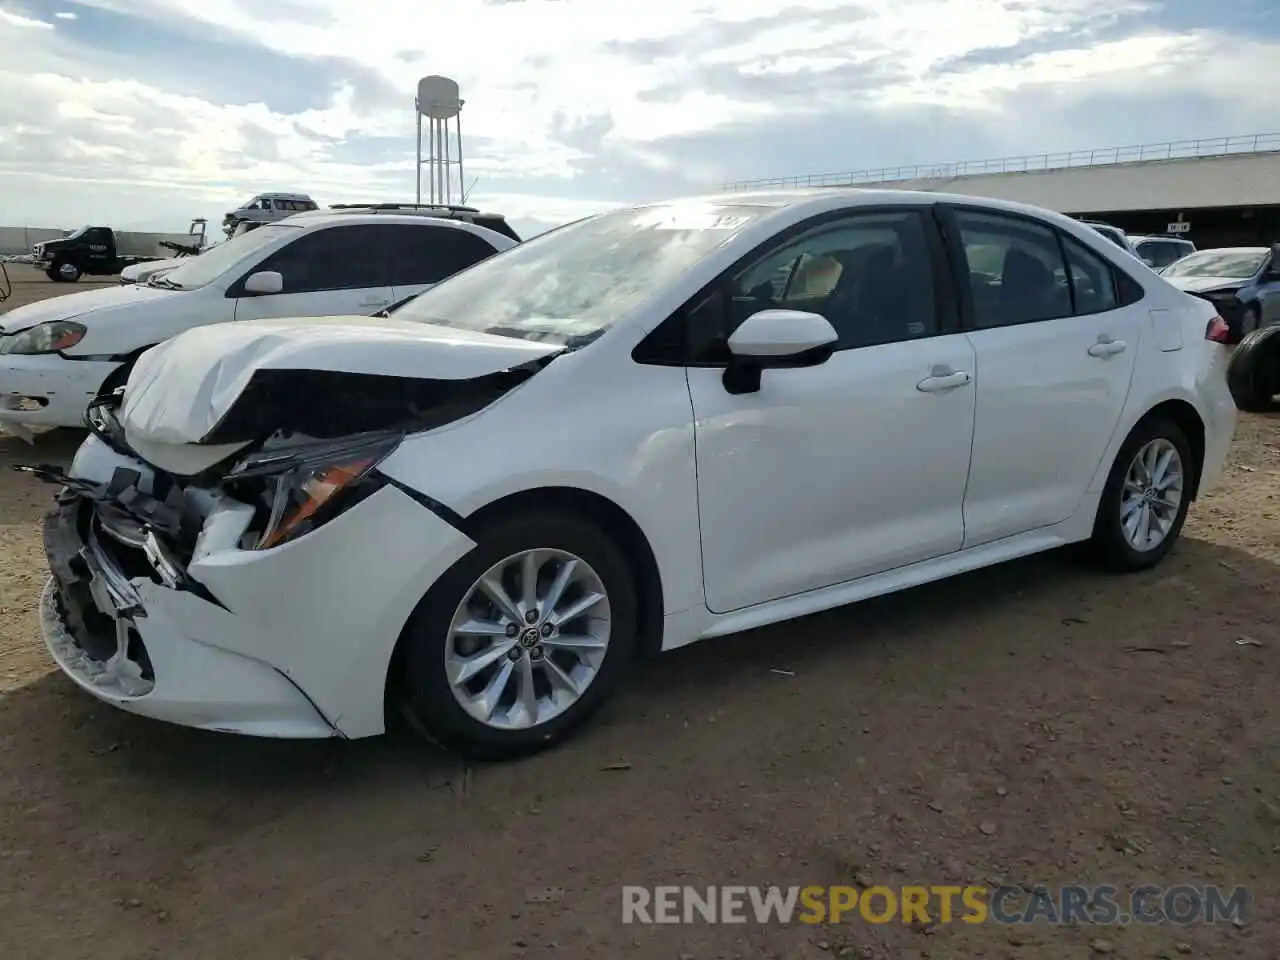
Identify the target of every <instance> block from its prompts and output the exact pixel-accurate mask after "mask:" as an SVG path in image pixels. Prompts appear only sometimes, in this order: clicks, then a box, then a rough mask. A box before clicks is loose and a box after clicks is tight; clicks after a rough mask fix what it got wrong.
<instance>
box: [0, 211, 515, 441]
mask: <svg viewBox="0 0 1280 960" xmlns="http://www.w3.org/2000/svg"><path fill="white" fill-rule="evenodd" d="M514 243H515V241H514V240H512V239H510V238H509V237H506V236H504V235H502V234H500V233H498V232H496V231H494V230H489V229H486V228H484V227H481V226H477V225H475V224H472V223H465V222H462V221H461V220H445V219H440V218H436V217H425V216H420V215H386V214H375V213H369V212H361V211H356V210H352V211H342V212H333V213H314V214H300V215H298V216H295V217H293V218H291V219H290V220H288V221H282V222H280V223H273V224H268V225H266V226H263V227H260V228H259V229H257V230H255V231H253V232H252V233H245V234H242V235H240V236H238V237H233V238H232V239H230V240H227V241H225V242H223V243H220V244H217V245H216V246H213V247H209V248H208V249H206V250H205V251H204V252H203V253H201V254H200V255H199V256H196V257H186V258H183V259H182V260H179V261H178V262H177V263H176V264H174V265H173V267H172V269H169V270H163V271H161V272H158V273H155V274H153V275H152V276H150V277H149V278H148V279H147V280H146V282H145V283H133V284H124V285H121V286H117V287H105V288H101V289H98V290H86V291H84V292H83V293H73V294H68V295H67V296H63V297H54V298H52V299H49V300H44V301H42V302H40V303H33V304H28V305H27V306H25V307H18V308H17V309H15V310H10V311H9V312H8V313H5V314H0V430H7V431H8V432H10V433H14V434H17V435H18V436H23V437H26V438H27V439H31V437H32V435H33V434H34V432H35V431H36V430H41V429H50V428H53V427H78V426H83V425H84V411H85V405H86V404H87V403H88V402H89V401H90V400H91V399H93V398H94V397H95V396H96V395H97V394H98V393H100V392H103V391H109V390H111V389H114V388H115V387H117V386H119V385H121V384H123V383H124V382H125V379H126V377H127V376H128V374H129V371H130V370H131V369H132V367H133V364H134V363H135V362H136V360H137V358H138V357H139V356H140V355H141V354H142V353H143V352H145V351H146V350H149V349H150V348H151V347H153V346H155V345H156V344H157V343H160V342H161V341H162V340H165V339H167V338H169V337H171V336H174V335H175V334H178V333H181V332H182V331H184V330H189V329H191V328H192V327H200V326H206V325H208V324H214V323H227V322H229V321H232V320H247V319H251V318H254V317H279V316H296V315H297V314H307V315H317V316H319V315H332V314H345V313H354V312H362V313H373V312H375V311H377V310H381V309H383V308H384V307H387V306H388V305H389V304H391V303H392V302H394V301H396V300H399V299H402V298H403V297H405V296H408V295H410V294H413V293H420V292H422V291H423V290H425V289H427V287H429V286H430V285H431V284H433V283H436V282H438V281H440V280H443V279H444V278H445V277H447V276H449V275H450V274H452V273H456V272H457V271H458V270H461V269H463V268H464V267H469V266H470V265H471V264H473V263H475V262H476V261H478V260H482V259H484V258H485V257H488V256H492V255H493V254H494V253H495V252H496V251H498V250H505V249H507V248H508V247H510V246H512V245H513V244H514Z"/></svg>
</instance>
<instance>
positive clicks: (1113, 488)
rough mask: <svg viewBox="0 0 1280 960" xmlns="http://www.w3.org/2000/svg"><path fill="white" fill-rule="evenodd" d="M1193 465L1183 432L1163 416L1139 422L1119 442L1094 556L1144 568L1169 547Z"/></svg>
mask: <svg viewBox="0 0 1280 960" xmlns="http://www.w3.org/2000/svg"><path fill="white" fill-rule="evenodd" d="M1195 471H1196V465H1195V461H1194V459H1193V456H1192V453H1191V447H1190V445H1189V444H1188V443H1187V438H1186V436H1185V435H1184V434H1183V432H1182V430H1181V429H1180V428H1179V427H1178V425H1177V424H1176V423H1174V422H1172V421H1171V420H1166V419H1164V418H1163V417H1154V418H1152V419H1149V420H1145V421H1143V422H1141V423H1139V424H1138V425H1137V426H1136V427H1135V428H1134V429H1133V432H1132V433H1130V434H1129V437H1128V439H1126V440H1125V442H1124V445H1123V446H1121V448H1120V452H1119V454H1117V456H1116V460H1115V463H1114V464H1113V465H1112V467H1111V473H1110V475H1109V476H1108V477H1107V483H1106V486H1105V487H1104V488H1103V490H1102V498H1101V500H1100V501H1099V503H1098V514H1097V517H1096V518H1095V520H1094V526H1093V538H1092V540H1091V541H1090V546H1091V547H1092V552H1093V554H1094V557H1095V559H1096V560H1097V561H1098V562H1100V563H1101V564H1102V565H1103V566H1106V567H1109V568H1111V569H1115V570H1146V569H1148V568H1150V567H1154V566H1155V565H1156V564H1158V563H1159V562H1160V561H1161V560H1163V559H1164V557H1165V555H1166V554H1167V553H1168V552H1169V551H1170V550H1172V549H1173V545H1174V543H1175V542H1176V541H1177V539H1178V536H1179V534H1180V533H1181V532H1182V525H1183V523H1185V522H1186V519H1187V510H1188V508H1189V507H1190V505H1191V490H1192V484H1193V482H1194V479H1195Z"/></svg>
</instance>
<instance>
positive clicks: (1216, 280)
mask: <svg viewBox="0 0 1280 960" xmlns="http://www.w3.org/2000/svg"><path fill="white" fill-rule="evenodd" d="M1165 279H1166V280H1168V281H1169V282H1170V283H1172V284H1173V285H1174V286H1175V287H1177V288H1178V289H1179V290H1184V291H1186V292H1187V293H1206V292H1208V291H1210V290H1216V289H1217V288H1218V287H1245V286H1248V285H1249V281H1248V279H1247V278H1246V279H1244V280H1241V279H1240V278H1239V277H1165Z"/></svg>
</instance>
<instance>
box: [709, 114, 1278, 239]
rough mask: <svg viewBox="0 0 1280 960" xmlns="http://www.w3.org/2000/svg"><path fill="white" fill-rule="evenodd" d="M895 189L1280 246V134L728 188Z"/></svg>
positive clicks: (1136, 229) (1131, 228)
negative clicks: (982, 199) (1032, 206)
mask: <svg viewBox="0 0 1280 960" xmlns="http://www.w3.org/2000/svg"><path fill="white" fill-rule="evenodd" d="M806 186H811V187H831V186H852V187H890V188H893V189H898V190H926V191H930V192H946V193H960V194H970V195H973V196H980V197H991V198H996V199H1001V200H1013V201H1017V202H1021V203H1030V204H1035V205H1036V206H1041V207H1047V208H1049V209H1051V210H1057V211H1059V212H1061V213H1066V214H1070V215H1071V216H1075V217H1080V218H1082V219H1092V220H1103V221H1106V222H1107V223H1112V224H1115V225H1116V226H1118V227H1121V228H1122V229H1124V230H1125V231H1127V232H1128V233H1132V234H1151V235H1163V234H1166V233H1171V234H1177V235H1180V236H1184V237H1186V238H1187V239H1190V240H1191V241H1193V242H1194V243H1195V244H1196V245H1197V246H1198V247H1200V248H1202V249H1203V248H1206V247H1225V246H1255V245H1269V244H1271V243H1274V242H1277V241H1280V134H1256V135H1249V136H1244V137H1218V138H1216V139H1212V140H1186V141H1178V142H1168V143H1158V144H1141V145H1137V146H1129V147H1106V148H1101V149H1096V150H1076V151H1072V152H1070V153H1059V154H1038V155H1035V156H1027V157H1005V158H1000V159H996V160H977V161H961V162H958V163H943V164H927V165H919V166H913V167H895V168H888V169H880V170H860V171H854V172H848V173H825V174H812V175H801V176H793V177H776V178H771V179H761V180H747V181H740V182H737V183H732V184H727V185H726V188H725V189H727V190H756V189H767V188H771V187H806Z"/></svg>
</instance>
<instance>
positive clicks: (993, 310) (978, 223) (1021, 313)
mask: <svg viewBox="0 0 1280 960" xmlns="http://www.w3.org/2000/svg"><path fill="white" fill-rule="evenodd" d="M955 217H956V223H957V226H958V227H959V230H960V243H961V246H962V247H963V248H964V253H965V258H966V260H967V261H968V267H969V288H970V290H971V291H972V296H973V321H974V325H975V326H976V327H978V328H979V329H984V328H989V327H1005V326H1011V325H1013V324H1018V323H1029V322H1033V321H1036V320H1052V319H1055V318H1057V317H1066V316H1070V315H1071V290H1070V287H1069V280H1068V273H1067V266H1066V263H1065V262H1064V260H1063V257H1062V251H1061V249H1060V248H1059V246H1058V238H1057V236H1056V235H1055V234H1054V231H1053V230H1051V229H1050V228H1049V227H1047V226H1043V225H1040V224H1036V223H1032V222H1030V221H1029V220H1024V219H1022V218H1020V217H1010V216H1004V215H1001V214H991V213H978V212H976V211H972V210H957V211H956V214H955Z"/></svg>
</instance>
